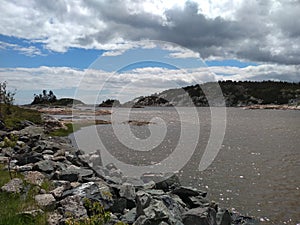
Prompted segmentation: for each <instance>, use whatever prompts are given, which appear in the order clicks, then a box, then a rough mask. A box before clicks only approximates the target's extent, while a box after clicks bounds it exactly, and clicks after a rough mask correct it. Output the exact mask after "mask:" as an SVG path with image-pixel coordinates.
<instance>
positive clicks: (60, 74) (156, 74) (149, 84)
mask: <svg viewBox="0 0 300 225" xmlns="http://www.w3.org/2000/svg"><path fill="white" fill-rule="evenodd" d="M299 69H300V68H299V66H293V65H291V66H283V65H271V64H270V65H260V66H248V67H246V68H237V67H200V68H196V69H182V70H170V69H165V68H152V67H150V68H139V69H135V70H133V71H128V72H125V73H121V74H117V73H113V72H105V71H101V70H91V69H86V70H77V69H73V68H68V67H39V68H1V69H0V77H1V80H6V81H7V82H8V85H9V87H10V88H12V89H17V91H18V96H19V99H17V100H18V102H21V103H26V102H24V101H25V100H23V99H22V92H24V91H25V92H26V91H29V90H43V89H47V90H49V89H51V90H66V89H77V91H78V95H77V96H76V97H77V98H79V99H82V100H84V101H85V102H92V103H95V102H99V101H102V100H104V99H106V98H109V97H110V98H112V97H115V96H119V99H120V100H121V101H123V102H124V101H127V100H131V99H133V98H135V97H137V96H141V95H149V94H153V93H155V92H161V91H163V90H166V89H169V88H179V87H183V86H188V85H192V84H196V83H202V82H208V81H217V80H278V79H279V78H281V79H282V77H283V78H284V79H282V80H286V81H294V82H299V81H300V74H299ZM99 91H100V94H101V95H100V99H98V98H97V94H99ZM91 93H92V94H91ZM69 97H74V96H69ZM27 103H28V102H27Z"/></svg>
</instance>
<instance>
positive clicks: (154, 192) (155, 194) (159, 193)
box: [145, 189, 165, 196]
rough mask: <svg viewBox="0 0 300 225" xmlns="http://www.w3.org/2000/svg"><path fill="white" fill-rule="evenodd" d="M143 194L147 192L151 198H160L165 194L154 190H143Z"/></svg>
mask: <svg viewBox="0 0 300 225" xmlns="http://www.w3.org/2000/svg"><path fill="white" fill-rule="evenodd" d="M145 192H147V193H148V194H150V195H152V196H161V195H164V194H165V192H164V191H163V190H156V189H148V190H145Z"/></svg>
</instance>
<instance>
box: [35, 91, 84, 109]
mask: <svg viewBox="0 0 300 225" xmlns="http://www.w3.org/2000/svg"><path fill="white" fill-rule="evenodd" d="M73 104H75V105H77V104H84V103H83V102H82V101H79V100H76V99H72V98H61V99H57V97H56V96H55V95H54V93H53V91H51V90H50V91H49V93H48V92H47V90H43V91H42V93H41V94H34V99H33V101H32V102H31V105H55V106H67V105H73Z"/></svg>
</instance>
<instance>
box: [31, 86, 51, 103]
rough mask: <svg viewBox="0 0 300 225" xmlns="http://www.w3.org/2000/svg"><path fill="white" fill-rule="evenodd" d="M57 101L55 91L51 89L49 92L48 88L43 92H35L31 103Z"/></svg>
mask: <svg viewBox="0 0 300 225" xmlns="http://www.w3.org/2000/svg"><path fill="white" fill-rule="evenodd" d="M56 101H57V98H56V96H55V95H54V93H53V91H51V90H50V91H49V93H47V91H46V90H43V92H42V94H39V95H37V94H34V100H33V102H32V103H31V105H36V104H50V103H54V102H56Z"/></svg>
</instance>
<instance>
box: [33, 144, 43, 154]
mask: <svg viewBox="0 0 300 225" xmlns="http://www.w3.org/2000/svg"><path fill="white" fill-rule="evenodd" d="M43 150H44V146H41V145H37V146H35V147H33V148H32V151H34V152H38V153H42V152H43Z"/></svg>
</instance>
